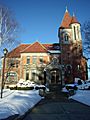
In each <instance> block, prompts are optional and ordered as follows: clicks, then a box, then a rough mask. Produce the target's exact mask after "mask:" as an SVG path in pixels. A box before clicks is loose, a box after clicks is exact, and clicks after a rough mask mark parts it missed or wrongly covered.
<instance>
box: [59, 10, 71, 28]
mask: <svg viewBox="0 0 90 120" xmlns="http://www.w3.org/2000/svg"><path fill="white" fill-rule="evenodd" d="M71 19H72V17H71V16H70V14H69V12H68V10H67V8H66V11H65V14H64V17H63V20H62V23H61V26H60V27H63V28H69V25H70V23H71Z"/></svg>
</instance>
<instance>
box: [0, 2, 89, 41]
mask: <svg viewBox="0 0 90 120" xmlns="http://www.w3.org/2000/svg"><path fill="white" fill-rule="evenodd" d="M0 3H3V4H5V5H6V6H7V7H9V8H10V9H11V10H12V11H13V13H14V14H15V17H16V20H17V22H18V23H19V24H20V27H21V32H20V33H19V35H18V39H20V40H21V41H22V43H33V42H35V41H37V40H38V41H40V42H41V43H54V42H58V35H57V34H58V28H59V26H60V24H61V21H62V18H63V15H64V13H65V9H66V6H67V8H68V11H69V12H70V14H71V15H72V14H73V12H74V13H75V15H76V17H77V18H78V20H79V22H80V23H81V24H83V22H85V21H86V20H89V19H90V13H89V11H90V1H89V0H0Z"/></svg>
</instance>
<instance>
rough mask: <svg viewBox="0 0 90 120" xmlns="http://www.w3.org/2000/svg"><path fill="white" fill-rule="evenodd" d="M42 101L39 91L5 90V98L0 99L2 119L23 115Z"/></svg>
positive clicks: (0, 115) (0, 117)
mask: <svg viewBox="0 0 90 120" xmlns="http://www.w3.org/2000/svg"><path fill="white" fill-rule="evenodd" d="M40 100H41V96H40V95H39V91H35V90H33V91H31V90H30V91H18V90H4V93H3V98H2V99H1V98H0V119H5V118H7V117H9V116H11V115H15V114H19V115H23V114H24V113H25V112H26V111H28V110H29V109H30V108H32V107H33V106H34V105H35V104H37V103H38V102H39V101H40Z"/></svg>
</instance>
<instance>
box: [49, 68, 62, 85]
mask: <svg viewBox="0 0 90 120" xmlns="http://www.w3.org/2000/svg"><path fill="white" fill-rule="evenodd" d="M51 84H60V70H59V69H52V70H51Z"/></svg>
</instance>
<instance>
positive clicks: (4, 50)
mask: <svg viewBox="0 0 90 120" xmlns="http://www.w3.org/2000/svg"><path fill="white" fill-rule="evenodd" d="M3 52H4V58H3V69H2V83H1V98H2V94H3V88H4V71H5V59H6V55H7V52H8V50H7V49H6V48H5V49H3Z"/></svg>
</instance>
